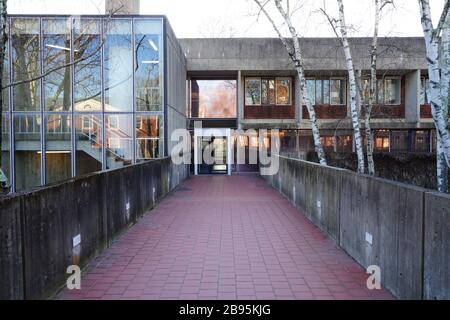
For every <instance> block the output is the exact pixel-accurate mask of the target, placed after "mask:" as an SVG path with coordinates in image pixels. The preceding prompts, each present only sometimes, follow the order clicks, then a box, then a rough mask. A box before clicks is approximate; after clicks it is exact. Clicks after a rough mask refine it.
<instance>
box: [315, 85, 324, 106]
mask: <svg viewBox="0 0 450 320" xmlns="http://www.w3.org/2000/svg"><path fill="white" fill-rule="evenodd" d="M322 94H323V91H322V80H316V104H322Z"/></svg>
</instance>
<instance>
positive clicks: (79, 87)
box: [73, 19, 102, 112]
mask: <svg viewBox="0 0 450 320" xmlns="http://www.w3.org/2000/svg"><path fill="white" fill-rule="evenodd" d="M73 29H74V59H75V61H79V62H77V63H76V64H75V80H74V98H75V111H79V112H91V111H102V101H101V90H102V84H101V50H100V49H99V48H100V46H101V36H100V20H97V19H76V20H74V26H73Z"/></svg>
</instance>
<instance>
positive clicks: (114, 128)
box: [105, 114, 134, 169]
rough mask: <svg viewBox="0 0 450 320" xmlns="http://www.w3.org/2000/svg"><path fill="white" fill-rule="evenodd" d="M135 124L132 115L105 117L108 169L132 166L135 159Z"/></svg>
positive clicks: (110, 115)
mask: <svg viewBox="0 0 450 320" xmlns="http://www.w3.org/2000/svg"><path fill="white" fill-rule="evenodd" d="M133 130H134V129H133V124H132V115H131V114H127V115H124V114H109V115H106V116H105V139H106V141H105V150H106V168H107V169H115V168H120V167H123V166H125V165H130V164H131V163H132V158H133V151H132V150H133V144H132V139H133Z"/></svg>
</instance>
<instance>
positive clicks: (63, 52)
mask: <svg viewBox="0 0 450 320" xmlns="http://www.w3.org/2000/svg"><path fill="white" fill-rule="evenodd" d="M42 29H43V30H42V32H43V37H44V39H43V43H44V48H43V51H44V63H43V65H44V73H45V72H48V71H49V70H53V69H57V68H59V67H61V66H64V65H66V64H70V61H71V57H70V56H71V45H70V20H68V19H44V20H43V22H42ZM71 90H72V88H71V82H70V67H69V66H66V67H65V68H61V69H57V70H55V71H53V72H51V73H49V74H48V75H47V76H45V77H44V97H45V100H44V105H45V110H46V111H59V112H61V111H70V110H71V107H72V100H71Z"/></svg>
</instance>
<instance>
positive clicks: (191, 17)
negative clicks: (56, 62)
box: [8, 0, 444, 38]
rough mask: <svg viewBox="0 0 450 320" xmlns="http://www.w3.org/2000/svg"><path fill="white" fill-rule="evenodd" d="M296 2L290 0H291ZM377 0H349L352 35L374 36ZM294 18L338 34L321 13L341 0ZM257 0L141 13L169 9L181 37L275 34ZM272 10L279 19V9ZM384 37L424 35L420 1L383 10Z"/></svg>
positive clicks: (20, 1) (189, 2)
mask: <svg viewBox="0 0 450 320" xmlns="http://www.w3.org/2000/svg"><path fill="white" fill-rule="evenodd" d="M294 2H296V1H295V0H291V3H294ZM372 2H373V0H344V6H345V11H346V19H347V23H349V24H351V25H352V26H353V31H352V33H351V35H352V36H370V34H371V32H372V31H371V30H372V21H373V17H372V16H373V6H372ZM430 2H431V6H432V8H431V9H432V13H433V19H434V21H435V23H436V21H437V20H438V19H439V15H440V12H441V10H442V7H443V3H444V0H430ZM299 3H300V4H301V8H299V10H298V11H296V14H295V15H294V17H293V22H294V23H295V26H296V27H297V30H298V32H299V34H300V35H301V36H306V37H324V36H328V37H332V36H333V33H332V31H331V29H330V27H329V25H328V24H327V22H326V20H325V19H324V17H323V15H322V14H321V13H319V12H318V9H320V8H322V7H323V6H324V4H325V8H326V10H327V12H329V14H330V15H334V16H336V15H337V7H336V0H302V1H299ZM8 11H9V13H10V14H44V13H47V14H103V13H104V0H9V1H8ZM257 11H258V10H257V7H256V5H255V4H254V1H253V0H141V14H165V15H167V16H168V18H169V20H170V23H171V25H172V27H173V29H174V31H175V33H176V35H177V37H179V38H195V37H200V38H202V37H230V36H231V37H275V36H276V34H275V33H274V32H273V30H272V27H271V25H270V24H269V23H268V21H267V19H266V18H265V17H264V16H260V17H259V19H257V17H256V13H257ZM270 12H271V15H273V17H274V18H275V19H277V20H276V21H278V22H279V23H281V22H280V20H279V14H278V12H277V11H276V9H273V8H270ZM380 32H381V35H382V36H422V35H423V33H422V29H421V25H420V17H419V9H418V1H417V0H395V8H393V7H389V8H388V9H387V10H385V12H384V14H383V20H382V24H381V30H380Z"/></svg>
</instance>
